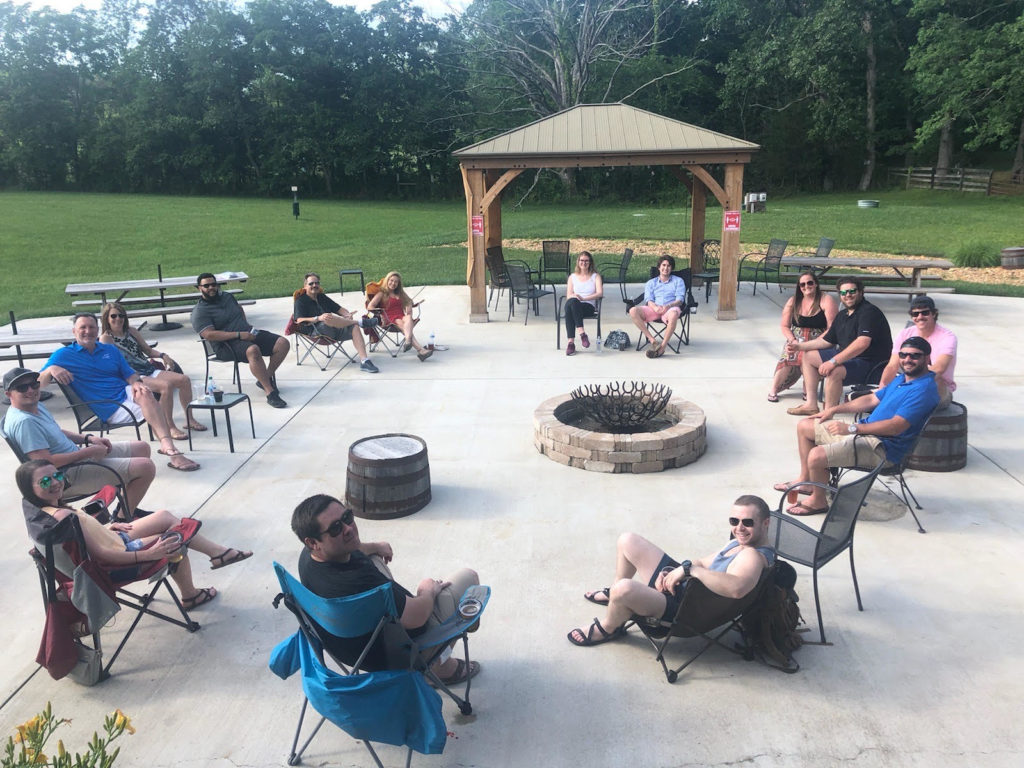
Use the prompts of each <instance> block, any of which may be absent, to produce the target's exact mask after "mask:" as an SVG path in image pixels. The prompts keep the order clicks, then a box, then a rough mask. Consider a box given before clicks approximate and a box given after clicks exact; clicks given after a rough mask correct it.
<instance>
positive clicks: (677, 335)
mask: <svg viewBox="0 0 1024 768" xmlns="http://www.w3.org/2000/svg"><path fill="white" fill-rule="evenodd" d="M672 274H673V275H675V276H676V277H680V278H682V280H683V282H684V283H686V299H685V305H684V306H683V307H682V314H680V316H679V319H678V320H677V321H676V327H675V329H674V330H673V331H672V338H673V339H675V345H673V344H672V339H669V341H668V346H669V349H671V350H672V351H673V352H675V353H676V354H677V355H678V354H679V350H680V349H682V347H683V345H684V344H685V345H687V346H689V344H690V315H691V314H693V313H694V312H695V311H696V309H697V306H698V305H697V300H696V299H695V298H693V285H692V283H693V270H691V269H690V268H689V267H687V268H686V269H676V270H674V271H673V272H672ZM657 276H658V268H657V267H651V277H650V279H651V280H653V279H654V278H656V277H657ZM643 303H644V294H642V293H641V294H640V295H639V296H637V297H636V298H634V299H630V300H629V301H627V302H626V313H627V314H628V313H629V310H631V309H632V308H633V307H635V306H637V305H638V304H643ZM666 328H668V326H667V325H666V324H665V323H663V322H662V321H661V320H655V321H654V322H651V323H647V330H649V331H650V332H651V333H652V334H653V335H654V340H655V341H661V340H662V339H664V338H665V329H666ZM649 343H650V342H648V341H647V336H646V335H644V334H642V333H641V334H640V338H638V339H637V340H636V351H637V352H639V351H640V350H641V349H643V348H644V347H646V346H647V345H648V344H649Z"/></svg>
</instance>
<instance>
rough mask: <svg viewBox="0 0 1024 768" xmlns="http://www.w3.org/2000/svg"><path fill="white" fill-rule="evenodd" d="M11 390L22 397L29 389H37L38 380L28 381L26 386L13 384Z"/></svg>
mask: <svg viewBox="0 0 1024 768" xmlns="http://www.w3.org/2000/svg"><path fill="white" fill-rule="evenodd" d="M11 389H13V390H14V391H15V392H20V393H21V394H23V395H24V394H25V393H26V392H28V391H29V390H30V389H39V379H36V380H35V381H30V382H29V383H28V384H15V385H14V386H13V387H11Z"/></svg>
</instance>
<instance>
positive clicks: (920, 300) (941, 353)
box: [879, 296, 956, 406]
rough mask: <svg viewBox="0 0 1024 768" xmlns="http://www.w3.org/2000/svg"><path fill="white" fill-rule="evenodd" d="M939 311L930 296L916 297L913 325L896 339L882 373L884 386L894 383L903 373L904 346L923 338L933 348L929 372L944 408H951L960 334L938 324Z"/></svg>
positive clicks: (911, 312)
mask: <svg viewBox="0 0 1024 768" xmlns="http://www.w3.org/2000/svg"><path fill="white" fill-rule="evenodd" d="M938 319H939V310H938V307H936V306H935V302H934V301H933V300H932V298H931V297H930V296H915V297H914V300H913V301H912V302H910V320H911V325H910V327H908V328H904V329H903V330H902V331H900V332H899V333H898V334H897V336H896V341H895V343H894V344H893V347H892V357H890V358H889V364H888V365H887V366H886V367H885V370H884V371H882V380H881V381H880V382H879V384H880V385H881V386H883V387H884V386H885V385H886V384H888V383H889V382H890V381H892V380H893V379H894V378H895V377H896V374H897V373H899V370H900V359H899V351H900V348H901V347H902V346H903V342H904V341H906V340H907V339H909V338H910V337H911V336H920V337H921V338H922V339H925V340H927V342H928V343H929V344H930V345H931V347H932V354H931V360H932V362H931V365H929V366H928V370H930V371H931V372H932V373H934V374H935V383H936V384H938V386H939V396H940V397H941V398H942V402H941V403H940V406H946V405H949V403H950V401H951V400H952V399H953V392H954V391H955V390H956V381H954V379H953V371H954V370H955V369H956V334H954V333H953V332H952V331H951V330H949V329H948V328H944V327H942V326H941V325H939V323H938Z"/></svg>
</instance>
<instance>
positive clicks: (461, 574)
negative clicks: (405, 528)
mask: <svg viewBox="0 0 1024 768" xmlns="http://www.w3.org/2000/svg"><path fill="white" fill-rule="evenodd" d="M370 562H372V563H373V564H374V565H375V566H376V567H377V570H378V571H380V572H381V573H383V574H384V575H385V576H387V577H388V578H389V579H391V580H392V581H394V576H392V575H391V569H390V568H388V566H387V564H386V563H385V562H384V560H383V559H382V558H381V557H380V556H378V555H370ZM445 581H450V582H451V586H448V587H445V588H444V589H442V590H441V591H440V592H438V593H437V596H436V597H435V598H434V610H433V611H431V614H430V618H429V619H427V623H426V625H425V626H427V627H428V628H431V627H436V626H437V625H438V624H443V623H444V621H445V620H446V619H449V618H451V617H452V616H454V615H455V611H456V609H457V608H458V607H459V600H461V599H462V595H463V594H464V593H465V592H466V590H467V589H469V588H470V587H472V586H474V585H476V584H479V583H480V582H479V579H478V577H477V575H476V572H475V571H473V570H471V569H469V568H460V569H459V570H457V571H456V572H455V573H453V574H451V575H450V576H448V577H447V578H446V579H445ZM479 624H480V622H477V626H479Z"/></svg>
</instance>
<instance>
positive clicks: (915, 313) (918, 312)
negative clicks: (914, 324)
mask: <svg viewBox="0 0 1024 768" xmlns="http://www.w3.org/2000/svg"><path fill="white" fill-rule="evenodd" d="M931 313H932V311H931V310H930V309H912V310H910V316H911V317H928V316H929V315H930V314H931Z"/></svg>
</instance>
